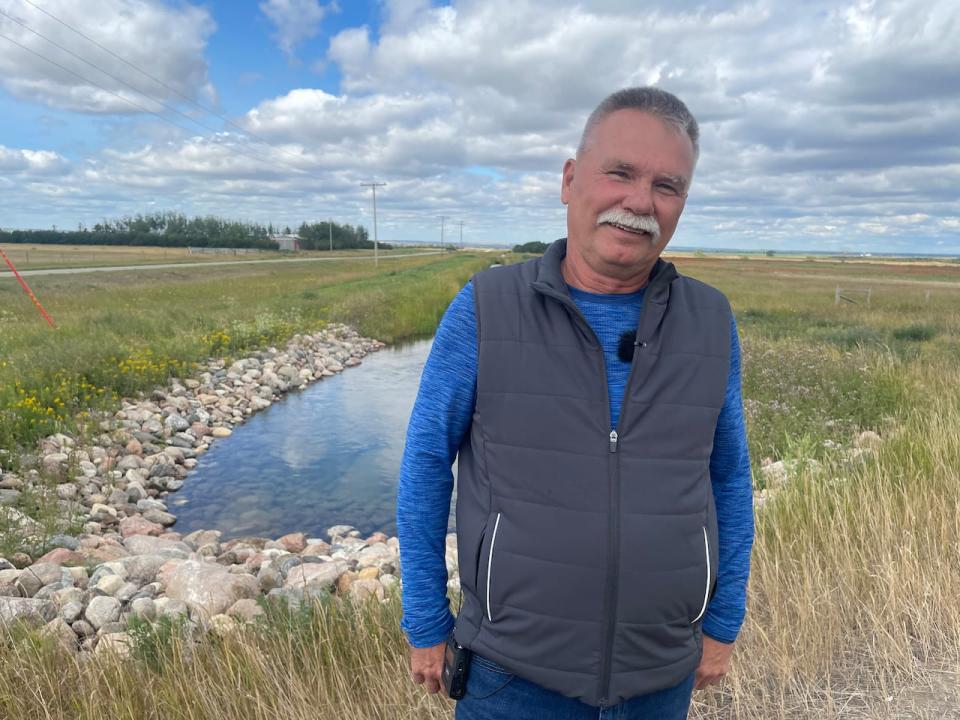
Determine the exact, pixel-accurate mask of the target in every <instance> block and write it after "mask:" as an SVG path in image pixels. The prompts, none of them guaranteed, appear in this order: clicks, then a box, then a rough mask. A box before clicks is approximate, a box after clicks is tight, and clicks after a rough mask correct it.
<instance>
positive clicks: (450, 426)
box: [397, 283, 477, 648]
mask: <svg viewBox="0 0 960 720" xmlns="http://www.w3.org/2000/svg"><path fill="white" fill-rule="evenodd" d="M476 386H477V321H476V312H475V310H474V303H473V286H472V283H467V285H466V286H465V287H464V288H463V289H462V290H461V291H460V292H459V293H458V294H457V296H456V297H455V298H454V299H453V302H451V303H450V306H449V307H448V308H447V311H446V313H444V316H443V318H442V319H441V321H440V325H439V327H438V328H437V333H436V335H435V336H434V340H433V347H432V348H431V350H430V355H429V356H428V357H427V362H426V364H425V365H424V368H423V374H422V375H421V377H420V389H419V391H418V392H417V399H416V402H415V403H414V406H413V412H412V413H411V415H410V423H409V425H408V426H407V440H406V446H405V447H404V451H403V459H402V461H401V463H400V479H399V483H398V487H397V536H398V538H399V541H400V562H401V565H402V568H403V595H402V598H403V619H402V621H401V624H400V627H401V628H402V629H403V631H404V632H405V633H406V634H407V638H408V640H409V641H410V644H411V645H412V646H413V647H418V648H424V647H432V646H434V645H437V644H438V643H441V642H443V641H444V640H445V639H446V636H447V634H448V633H449V632H450V629H451V628H452V627H453V622H454V619H453V614H452V613H451V611H450V603H449V601H448V600H447V567H446V562H445V551H446V534H447V520H448V517H449V515H450V498H451V495H452V492H453V474H452V472H451V467H452V465H453V461H454V459H455V458H456V456H457V451H458V449H459V447H460V443H461V441H462V439H463V436H464V433H465V432H467V429H468V428H469V426H470V420H471V418H472V416H473V409H474V403H475V398H476Z"/></svg>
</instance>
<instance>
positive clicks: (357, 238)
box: [297, 222, 392, 250]
mask: <svg viewBox="0 0 960 720" xmlns="http://www.w3.org/2000/svg"><path fill="white" fill-rule="evenodd" d="M331 235H332V236H333V249H334V250H357V249H361V250H372V249H373V240H371V239H370V238H369V236H368V235H367V229H366V228H365V227H363V226H362V225H357V226H356V227H354V226H353V225H340V224H339V223H329V222H318V223H303V224H301V225H300V228H299V230H297V236H298V237H299V238H300V248H301V249H302V250H329V249H330V236H331ZM378 245H379V247H380V249H381V250H389V249H391V248H392V246H391V245H389V244H387V243H384V242H381V243H378Z"/></svg>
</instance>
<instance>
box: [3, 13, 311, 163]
mask: <svg viewBox="0 0 960 720" xmlns="http://www.w3.org/2000/svg"><path fill="white" fill-rule="evenodd" d="M23 2H25V3H26V4H27V5H29V6H31V7H33V8H35V9H36V10H39V11H40V12H42V13H43V14H44V15H46V16H47V17H49V18H50V19H51V20H54V21H56V22H58V23H60V24H61V25H63V27H65V28H67V29H68V30H70V31H71V32H73V33H75V34H77V35H79V36H80V37H82V38H83V39H84V40H86V41H87V42H90V43H92V44H94V45H96V46H97V47H98V48H100V49H101V50H103V51H104V52H105V53H107V54H108V55H110V56H112V57H114V58H116V59H117V60H119V61H120V62H122V63H123V64H124V65H126V66H127V67H130V68H132V69H133V70H136V71H137V72H138V73H140V74H141V75H143V76H144V77H145V78H148V79H150V80H152V81H153V82H155V83H157V84H158V85H160V86H161V87H163V88H165V89H166V90H168V91H169V92H172V93H173V94H174V95H176V96H177V97H179V98H181V99H183V100H186V101H187V102H188V103H190V104H191V105H193V106H194V107H197V108H200V109H201V110H203V111H204V112H206V113H209V114H210V115H213V116H214V117H216V118H219V119H220V120H222V121H223V122H225V123H226V124H227V125H230V126H231V127H233V128H235V129H237V130H239V131H240V132H242V133H244V134H245V135H249V136H250V137H252V138H255V139H256V140H259V141H260V142H261V143H263V144H264V145H267V146H269V147H272V148H273V149H274V150H277V151H279V152H282V153H283V154H284V155H289V156H290V157H292V158H295V159H296V160H297V161H298V162H299V161H300V160H302V159H303V158H302V157H300V156H299V155H296V154H295V153H292V152H290V151H288V150H284V149H283V148H281V147H277V146H276V145H273V144H272V143H271V142H270V141H268V140H267V139H266V138H263V137H261V136H260V135H257V134H256V133H254V132H252V131H250V130H248V129H247V128H244V127H243V126H241V125H238V124H237V123H235V122H234V121H233V120H231V119H230V118H228V117H227V116H226V115H221V114H220V113H218V112H217V111H216V110H213V109H211V108H208V107H207V106H206V105H203V104H201V103H199V102H197V101H196V100H194V99H193V98H191V97H190V96H189V95H185V94H184V93H182V92H180V91H179V90H177V89H176V88H175V87H172V86H171V85H168V84H167V83H165V82H164V81H163V80H161V79H160V78H158V77H155V76H154V75H151V74H150V73H148V72H147V71H146V70H144V69H143V68H141V67H140V66H139V65H136V64H134V63H132V62H130V61H129V60H127V59H126V58H124V57H122V56H120V55H118V54H117V53H115V52H114V51H113V50H111V49H110V48H108V47H106V46H105V45H102V44H101V43H99V42H97V41H96V40H94V39H93V38H92V37H90V36H89V35H87V34H86V33H84V32H82V31H80V30H77V28H75V27H73V26H72V25H70V24H69V23H67V22H66V21H64V20H61V19H60V18H58V17H57V16H56V15H54V14H53V13H51V12H50V11H48V10H44V9H43V8H42V7H40V6H39V5H37V4H36V3H35V2H32V0H23ZM4 14H6V13H4ZM7 17H9V16H7ZM28 29H29V28H28ZM37 34H38V35H39V33H37ZM41 37H42V36H41ZM51 42H52V41H51ZM68 52H69V51H68ZM84 62H86V61H84ZM101 72H102V71H101ZM138 92H140V94H141V95H145V96H147V97H149V95H147V94H146V93H144V92H142V91H138ZM157 102H159V101H157Z"/></svg>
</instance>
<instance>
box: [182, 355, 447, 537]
mask: <svg viewBox="0 0 960 720" xmlns="http://www.w3.org/2000/svg"><path fill="white" fill-rule="evenodd" d="M431 342H432V341H431V340H421V341H418V342H415V343H412V344H410V345H406V346H404V347H400V348H387V349H385V350H381V351H380V352H378V353H374V354H371V355H368V356H367V357H366V358H365V359H364V361H363V365H361V366H360V367H358V368H351V369H348V370H346V371H345V372H343V373H341V374H339V375H336V376H334V377H332V378H328V379H326V380H324V381H322V382H319V383H316V384H314V385H312V386H310V387H309V388H307V389H306V390H304V391H303V392H299V393H296V392H295V393H291V394H290V395H287V396H286V397H285V399H283V400H282V401H280V402H278V403H276V404H274V405H273V406H272V407H270V408H268V409H267V410H264V411H262V412H260V413H258V414H257V415H255V416H254V417H252V418H251V419H250V420H249V421H247V422H246V423H245V424H244V425H242V426H240V427H238V428H236V429H235V430H234V433H233V435H232V436H231V437H230V438H229V439H227V440H221V441H219V442H218V443H217V444H215V445H214V447H213V449H212V450H210V452H208V453H207V454H206V455H203V456H202V457H201V459H200V463H199V465H198V466H197V469H196V470H195V471H194V472H193V473H191V475H190V476H189V478H188V479H187V482H186V484H185V485H184V487H183V489H182V490H180V491H179V492H176V493H173V494H171V495H170V496H169V497H168V498H167V501H168V503H169V504H170V505H171V511H172V512H173V513H175V514H176V515H177V523H176V525H175V526H174V529H175V530H177V531H178V532H182V533H188V532H191V531H192V530H196V529H200V528H203V529H216V530H222V531H223V533H224V538H230V537H237V536H240V535H259V536H264V537H278V536H280V535H283V534H285V533H288V532H293V531H298V530H299V531H303V532H306V533H307V534H308V535H311V536H320V535H321V534H322V532H323V530H325V529H326V528H328V527H330V526H331V525H336V524H339V523H346V524H348V525H354V526H356V527H357V528H358V529H359V530H361V532H363V533H364V534H367V533H371V532H374V531H375V530H381V531H383V532H385V533H387V534H390V535H395V534H396V520H395V511H396V505H395V501H396V484H397V472H398V469H399V466H400V457H401V455H402V453H403V442H404V438H405V436H406V429H407V420H408V418H409V415H410V410H411V408H412V407H413V402H414V399H415V398H416V393H417V385H418V382H419V380H420V372H421V370H422V369H423V363H424V362H425V361H426V358H427V355H428V353H429V352H430V346H431ZM452 524H453V523H452V518H451V526H452Z"/></svg>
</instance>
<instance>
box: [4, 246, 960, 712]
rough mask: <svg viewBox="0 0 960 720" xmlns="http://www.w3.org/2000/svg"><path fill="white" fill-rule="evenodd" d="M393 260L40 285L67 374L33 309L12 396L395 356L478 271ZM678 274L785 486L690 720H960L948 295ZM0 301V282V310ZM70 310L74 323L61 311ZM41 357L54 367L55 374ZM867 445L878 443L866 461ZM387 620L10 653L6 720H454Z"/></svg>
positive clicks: (17, 347)
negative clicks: (67, 331) (147, 376)
mask: <svg viewBox="0 0 960 720" xmlns="http://www.w3.org/2000/svg"><path fill="white" fill-rule="evenodd" d="M403 262H404V263H407V264H406V265H403V266H400V265H399V264H398V265H396V266H390V268H389V269H385V268H383V267H381V274H382V277H380V278H379V279H378V280H377V281H373V280H372V279H371V277H370V276H369V274H364V273H369V268H362V267H357V268H354V269H347V268H339V269H338V271H337V272H338V273H342V274H340V275H339V276H338V277H336V278H327V280H323V279H322V278H320V277H318V276H316V275H315V273H316V271H315V270H314V269H313V268H311V269H310V270H306V271H304V275H303V276H302V277H300V276H285V277H284V278H270V277H269V276H263V275H259V274H257V273H254V274H253V275H252V276H248V277H246V278H245V279H233V278H225V277H219V276H217V275H210V274H208V273H204V274H203V275H202V276H198V275H190V274H189V273H188V274H187V276H186V277H184V278H182V279H178V278H177V277H174V278H172V279H168V280H167V281H165V282H164V283H163V284H159V283H158V284H157V285H156V286H152V285H151V284H150V283H149V282H147V283H145V282H143V280H142V276H138V277H137V278H128V279H124V280H123V281H122V282H120V283H119V284H118V285H116V286H111V288H112V292H111V297H112V298H113V301H110V300H108V299H105V298H103V296H104V293H103V292H102V290H103V288H97V287H86V288H84V287H82V286H81V284H80V281H79V280H77V279H73V280H71V281H69V282H67V281H61V280H50V281H49V284H48V285H46V287H45V288H40V289H42V290H43V291H44V292H45V293H47V294H48V295H49V296H52V297H56V298H59V300H58V301H57V303H58V304H59V307H58V308H57V310H58V311H62V312H64V314H65V316H66V317H73V320H72V322H73V326H74V327H75V328H76V330H75V332H76V336H77V339H76V341H75V343H76V344H75V345H72V346H70V348H71V352H76V353H77V354H78V356H79V357H81V358H84V360H83V362H82V363H81V364H79V365H72V364H71V362H70V360H69V357H68V356H67V355H65V354H64V352H65V350H64V349H62V348H61V349H59V350H58V346H55V345H44V343H45V342H51V341H49V340H45V338H49V337H50V335H49V334H48V335H44V333H43V332H41V331H42V328H41V327H40V326H39V325H38V326H37V327H36V328H35V329H30V328H29V327H28V326H27V324H26V323H27V321H26V310H24V311H23V316H22V317H19V316H18V318H17V319H16V322H18V323H23V324H21V325H20V326H19V327H20V329H19V331H18V332H19V333H27V332H32V333H34V334H33V335H32V336H31V337H23V338H20V337H19V335H16V336H15V335H0V343H4V342H11V343H13V344H11V345H9V346H8V345H5V344H4V345H0V347H2V348H3V352H2V355H3V358H4V359H10V360H13V361H14V367H15V369H16V372H18V373H20V375H18V377H24V376H25V374H29V373H25V371H26V370H27V369H28V368H30V367H31V364H35V365H36V366H37V369H36V370H35V372H47V371H50V372H56V371H58V370H59V371H61V372H62V371H63V367H62V366H64V365H65V366H66V367H68V368H70V367H80V366H82V367H91V365H92V364H93V363H95V362H105V361H104V360H103V359H104V358H106V357H110V356H111V355H110V353H114V354H116V353H117V348H133V347H135V343H136V342H137V340H138V339H143V340H144V341H145V342H146V343H147V344H148V346H149V347H151V348H152V353H153V357H154V358H166V359H169V360H172V361H177V362H191V361H193V360H195V359H196V358H197V357H200V356H202V355H203V354H204V353H209V352H211V351H213V350H214V349H215V348H216V347H220V348H221V349H222V350H223V351H224V352H239V351H240V350H241V349H243V348H245V347H249V346H251V345H250V344H251V343H252V344H255V343H256V342H261V341H262V340H263V337H264V336H265V335H266V336H267V337H268V338H269V333H270V332H278V333H280V332H281V328H286V330H284V332H288V331H289V330H290V328H291V327H293V326H294V325H296V324H301V323H302V324H304V325H305V326H306V325H309V323H311V322H318V321H322V320H327V319H338V320H340V319H342V320H345V321H348V322H352V323H354V324H357V325H358V326H359V327H360V329H361V330H363V331H364V332H365V333H367V334H371V335H373V336H376V337H381V338H387V339H390V338H396V337H403V336H404V335H406V334H416V333H418V332H421V331H429V330H430V329H432V327H433V325H434V324H435V322H436V319H437V317H438V316H439V313H440V312H441V310H442V307H443V305H444V302H445V300H444V298H449V297H450V296H451V295H452V293H453V292H454V291H455V290H456V288H458V287H459V284H460V283H461V282H462V281H463V280H464V279H465V278H466V277H467V276H468V274H469V270H470V269H471V267H472V266H471V265H470V263H472V262H479V261H476V260H471V259H469V258H467V257H465V256H463V257H460V256H458V257H455V258H447V259H445V260H444V261H443V263H439V264H438V263H429V264H428V263H427V262H426V261H418V260H417V259H410V260H406V261H403ZM444 263H446V264H444ZM678 264H679V266H680V269H681V271H682V272H686V273H688V274H691V275H693V276H695V277H699V278H701V279H704V280H706V281H708V282H711V283H712V284H715V285H717V286H719V287H721V288H722V289H723V290H724V291H725V292H727V294H728V296H729V297H730V298H731V301H732V303H733V305H734V308H735V310H736V312H737V316H738V318H739V324H740V329H741V335H742V337H743V348H744V395H745V405H746V410H747V419H748V425H749V434H750V444H751V452H752V455H753V461H754V465H755V479H756V483H757V485H758V486H764V485H767V484H768V483H769V482H770V481H769V480H768V478H767V475H766V473H765V472H764V471H763V470H762V469H761V466H762V465H763V464H764V461H765V460H769V461H771V462H774V461H779V460H784V461H788V463H790V464H789V467H790V468H792V469H791V470H790V471H789V473H788V475H787V478H786V480H785V481H780V482H778V486H777V489H776V492H775V494H773V495H772V496H771V499H769V500H768V501H767V502H766V503H765V505H764V507H763V510H762V512H760V513H758V517H757V537H756V545H755V550H754V555H753V570H752V575H751V583H750V588H749V597H748V608H749V610H748V614H747V620H746V623H745V625H744V628H743V631H742V633H741V637H740V639H739V640H738V643H737V649H736V653H735V656H734V669H733V672H732V673H731V675H730V676H729V677H728V678H727V680H726V681H725V682H724V684H723V685H722V686H720V687H719V688H715V689H711V690H708V691H705V692H702V693H697V694H696V695H695V702H694V707H693V710H692V712H691V717H692V718H698V719H701V718H702V719H705V718H736V719H738V720H739V719H741V718H742V719H746V720H769V719H772V718H877V719H879V718H897V719H899V718H938V719H940V718H951V717H957V716H958V713H957V708H958V707H960V692H958V677H960V674H958V673H960V606H958V604H957V602H956V599H957V597H960V478H958V470H957V468H960V317H958V313H957V308H958V307H960V276H958V274H957V273H954V272H953V271H952V269H951V268H946V269H945V268H942V267H937V268H935V274H926V275H924V274H922V273H921V274H919V275H917V274H913V269H912V268H908V269H907V270H902V269H900V268H892V269H891V268H888V267H881V268H880V269H878V270H876V271H874V272H871V270H870V268H866V269H865V268H861V267H855V268H851V267H850V264H849V263H844V264H843V265H844V267H843V268H841V269H839V270H838V269H837V268H835V267H832V266H830V265H829V264H820V263H817V264H816V266H813V264H811V267H810V268H808V267H806V266H804V265H803V264H801V263H790V264H789V266H788V264H787V263H783V264H780V263H777V262H776V261H775V260H771V259H767V260H764V261H763V262H762V263H761V262H756V263H754V262H753V261H741V260H731V261H729V262H723V261H718V260H715V259H712V258H710V259H700V258H684V259H682V260H680V261H679V263H678ZM838 265H839V263H838ZM798 266H799V268H800V270H795V269H794V268H797V267H798ZM390 272H393V273H394V274H393V275H390V274H389V273H390ZM931 273H933V271H931ZM838 274H843V275H844V276H845V277H847V278H848V280H847V281H846V282H848V284H853V285H855V286H857V287H859V286H869V287H871V288H872V295H871V303H870V305H869V306H867V305H865V304H857V305H852V304H847V303H843V304H840V305H836V304H835V303H834V295H835V286H836V285H837V283H838V282H840V281H838V280H837V279H836V276H837V275H838ZM811 275H812V276H813V277H810V276H811ZM850 278H853V280H850ZM181 280H182V281H181ZM88 281H89V280H88ZM61 282H63V283H65V284H64V285H58V283H61ZM85 282H87V281H85ZM96 282H99V280H97V281H96ZM928 291H929V294H928ZM84 293H89V294H86V295H85V294H84ZM7 297H9V296H5V295H3V286H2V285H0V298H3V299H4V301H3V304H2V305H0V307H3V308H6V307H8V305H7V304H6V301H5V298H7ZM73 298H78V299H79V301H74V300H73ZM141 298H148V302H144V301H142V300H141ZM118 299H119V301H120V302H119V304H118V302H117V300H118ZM164 300H166V304H164ZM123 303H126V305H124V304H123ZM74 304H79V306H82V307H85V308H86V311H85V313H80V312H79V311H77V314H76V315H71V305H74ZM141 305H142V307H141ZM290 305H294V306H295V307H296V308H298V310H297V312H296V314H295V315H289V314H285V313H288V307H289V306H290ZM157 308H164V312H158V311H157ZM168 313H172V314H173V315H174V318H173V319H172V320H171V319H169V318H168V317H167V314H168ZM82 317H87V318H88V319H87V320H86V321H84V320H82ZM258 317H263V318H264V319H263V320H257V318H258ZM93 320H96V323H97V324H95V325H94V326H93V327H94V331H95V333H96V334H95V335H94V336H92V337H90V338H89V339H86V338H87V337H88V336H87V335H86V333H85V332H84V331H83V328H84V327H86V326H84V322H92V321H93ZM284 323H286V325H284ZM4 324H6V323H4ZM216 333H220V335H216ZM96 338H102V339H104V340H105V342H103V343H98V342H96ZM35 345H36V347H34V346H35ZM101 345H103V346H105V347H101ZM8 347H10V348H13V351H8V350H7V348H8ZM183 347H192V348H194V350H192V351H191V352H195V353H197V354H196V355H191V354H190V353H182V348H183ZM45 348H46V351H45ZM45 352H51V353H52V352H60V353H61V354H60V355H58V356H57V357H56V360H50V361H49V362H48V361H47V359H46V357H45ZM181 353H182V354H181ZM154 362H159V361H156V360H155V361H154ZM7 371H8V372H9V369H7ZM0 372H4V369H0ZM31 372H33V370H31ZM2 377H3V376H0V379H2ZM10 377H11V376H9V375H8V376H6V378H7V381H9V378H10ZM96 379H97V378H89V379H88V380H89V382H91V383H93V382H94V381H95V380H96ZM2 386H3V387H5V386H6V383H5V382H4V384H3V385H2ZM98 387H99V385H98ZM118 391H119V389H115V390H113V392H118ZM61 399H62V398H61ZM863 431H873V432H875V433H877V434H878V435H879V436H880V438H881V439H880V440H879V441H877V442H874V443H873V444H872V445H870V446H869V447H867V446H864V447H858V445H859V444H861V443H858V442H857V438H858V435H859V434H860V433H862V432H863ZM814 460H815V461H816V462H810V461H814ZM770 487H771V489H774V488H773V485H772V484H771V485H770ZM399 612H400V610H399V602H398V599H397V598H396V597H393V598H392V599H391V601H390V602H389V603H387V604H386V605H383V606H379V605H376V604H375V605H372V606H367V607H365V608H362V609H361V610H359V611H357V612H354V611H353V610H351V609H350V608H343V609H340V608H338V607H335V606H333V605H331V606H328V607H326V608H325V609H321V610H318V611H317V612H316V614H313V615H311V614H303V615H296V616H288V615H284V614H282V613H274V614H273V615H271V617H270V618H269V619H268V621H267V624H266V626H264V627H263V628H260V629H256V628H251V629H250V630H248V631H246V632H244V633H239V634H236V635H233V636H231V637H229V638H227V639H225V640H222V641H212V642H208V643H205V644H203V645H201V646H198V647H193V646H192V645H189V644H186V645H185V644H181V643H178V642H174V641H171V640H168V639H166V636H165V635H163V634H162V633H161V634H159V635H158V634H157V633H156V632H154V633H153V634H152V635H151V634H150V633H147V634H146V635H144V636H143V637H141V639H140V641H139V644H138V646H137V650H136V652H135V656H134V658H133V659H131V660H126V661H123V662H117V663H111V662H100V661H97V662H94V663H78V662H77V661H75V660H74V659H72V658H71V657H69V656H68V655H66V654H65V653H63V652H62V651H60V650H58V649H57V648H56V646H55V644H54V643H52V642H45V641H42V640H41V639H40V638H39V637H38V635H37V634H36V633H26V634H20V635H18V637H16V638H8V639H7V640H6V642H5V644H4V645H3V649H2V650H0V677H3V678H4V679H5V680H4V682H3V683H0V717H11V718H29V719H30V720H33V718H38V719H39V718H54V719H59V718H64V719H66V718H84V719H87V718H90V719H92V718H98V717H118V718H141V717H146V718H165V717H172V718H177V719H178V720H179V719H182V720H201V719H202V720H226V719H227V718H236V717H249V718H268V717H269V718H273V717H278V716H282V717H289V718H294V719H298V718H304V719H306V718H328V717H329V718H346V719H348V720H353V719H356V720H360V719H366V718H384V719H386V718H445V717H446V718H448V717H450V716H451V704H450V703H449V701H445V700H443V699H442V698H438V697H428V696H425V695H424V694H423V692H422V691H421V690H420V689H419V688H417V687H415V686H413V685H412V684H411V683H410V682H409V680H408V677H407V671H406V657H405V645H404V641H403V637H402V636H401V634H400V632H399V630H398V622H399Z"/></svg>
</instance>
